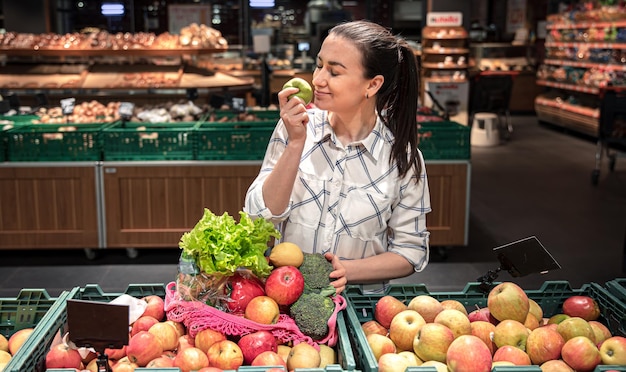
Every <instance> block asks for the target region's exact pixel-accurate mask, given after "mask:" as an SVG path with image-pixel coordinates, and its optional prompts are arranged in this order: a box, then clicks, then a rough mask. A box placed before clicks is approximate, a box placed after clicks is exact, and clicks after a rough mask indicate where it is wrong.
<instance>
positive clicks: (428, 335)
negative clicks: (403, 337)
mask: <svg viewBox="0 0 626 372" xmlns="http://www.w3.org/2000/svg"><path fill="white" fill-rule="evenodd" d="M454 338H455V337H454V333H453V332H452V330H451V329H450V328H448V327H447V326H445V325H443V324H440V323H426V324H424V325H423V326H422V328H421V329H420V330H419V332H417V335H416V336H415V338H414V340H413V351H414V352H415V355H417V357H418V358H420V359H421V360H437V361H440V362H442V363H445V361H446V352H447V351H448V347H449V346H450V344H451V343H452V341H454Z"/></svg>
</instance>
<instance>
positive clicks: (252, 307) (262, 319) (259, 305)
mask: <svg viewBox="0 0 626 372" xmlns="http://www.w3.org/2000/svg"><path fill="white" fill-rule="evenodd" d="M279 315H280V309H279V307H278V303H276V301H274V299H273V298H271V297H269V296H257V297H255V298H253V299H252V300H250V302H249V303H248V306H246V310H245V312H244V316H245V317H246V318H247V319H250V320H252V321H254V322H257V323H260V324H275V323H276V322H277V321H278V316H279Z"/></svg>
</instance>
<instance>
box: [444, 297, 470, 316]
mask: <svg viewBox="0 0 626 372" xmlns="http://www.w3.org/2000/svg"><path fill="white" fill-rule="evenodd" d="M441 307H443V309H444V310H445V309H454V310H458V311H460V312H462V313H463V314H465V315H467V314H468V313H467V309H466V308H465V305H463V303H462V302H461V301H459V300H443V301H441Z"/></svg>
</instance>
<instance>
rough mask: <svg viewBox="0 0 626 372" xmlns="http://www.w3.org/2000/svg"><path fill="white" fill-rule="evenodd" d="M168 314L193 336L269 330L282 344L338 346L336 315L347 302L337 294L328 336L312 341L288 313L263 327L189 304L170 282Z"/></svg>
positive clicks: (166, 297) (334, 298)
mask: <svg viewBox="0 0 626 372" xmlns="http://www.w3.org/2000/svg"><path fill="white" fill-rule="evenodd" d="M166 289H167V290H166V294H165V311H166V313H167V319H168V320H173V321H175V322H180V323H183V324H184V325H185V326H186V327H187V330H188V332H189V335H190V336H191V337H195V336H196V334H197V333H198V332H200V331H202V330H204V329H207V328H209V329H212V330H214V331H218V332H221V333H223V334H225V335H229V336H243V335H246V334H248V333H252V332H256V331H261V330H264V331H269V332H271V333H272V334H273V335H274V337H276V339H277V340H280V341H282V342H283V343H288V342H293V344H298V343H300V342H306V343H308V344H311V345H313V346H315V347H318V344H326V345H328V346H331V347H333V346H335V345H336V344H337V338H338V335H337V314H338V313H339V312H340V311H341V310H343V309H345V308H346V306H347V302H346V300H345V299H344V298H343V297H342V296H341V295H335V296H334V297H333V302H334V303H335V311H334V312H333V315H332V316H331V317H330V319H328V335H327V336H326V337H324V338H323V339H322V340H313V339H312V338H311V337H309V336H306V335H305V334H303V333H302V332H300V329H298V326H297V325H296V323H295V321H294V320H293V319H292V318H291V317H290V316H288V315H286V314H281V315H280V317H279V318H278V321H277V322H276V323H275V324H260V323H257V322H253V321H251V320H248V319H246V318H244V317H243V316H241V315H235V314H231V313H226V312H223V311H221V310H218V309H216V308H214V307H212V306H209V305H207V304H205V303H203V302H200V301H187V300H184V299H182V298H181V297H180V295H179V294H178V291H177V290H176V283H175V282H171V283H169V284H168V285H167V287H166Z"/></svg>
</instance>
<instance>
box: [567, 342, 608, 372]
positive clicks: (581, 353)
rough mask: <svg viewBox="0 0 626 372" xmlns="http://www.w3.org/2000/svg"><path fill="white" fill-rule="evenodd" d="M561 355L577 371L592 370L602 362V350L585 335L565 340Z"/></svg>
mask: <svg viewBox="0 0 626 372" xmlns="http://www.w3.org/2000/svg"><path fill="white" fill-rule="evenodd" d="M605 342H606V341H605ZM561 357H562V358H563V361H564V362H565V363H567V365H568V366H570V367H572V368H573V369H574V370H576V371H592V370H593V369H594V368H596V366H597V365H598V364H600V363H602V356H601V355H600V350H598V347H597V346H596V345H595V344H594V343H593V341H591V340H590V339H588V338H587V337H584V336H576V337H573V338H570V339H569V340H567V341H565V345H563V348H562V349H561Z"/></svg>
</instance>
